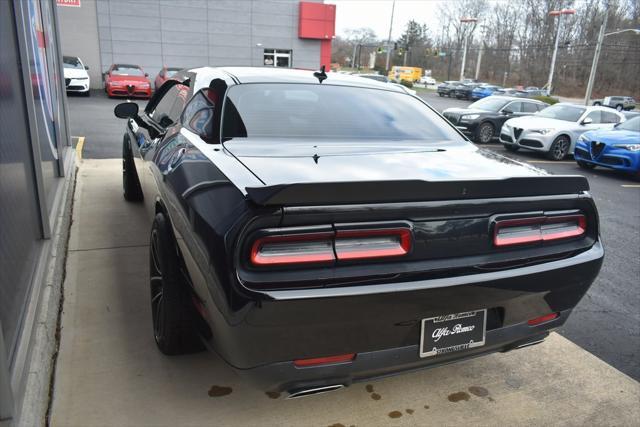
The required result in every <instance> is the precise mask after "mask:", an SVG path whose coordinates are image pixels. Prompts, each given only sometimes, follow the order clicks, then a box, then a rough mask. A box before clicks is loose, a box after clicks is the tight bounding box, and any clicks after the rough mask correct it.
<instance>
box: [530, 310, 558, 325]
mask: <svg viewBox="0 0 640 427" xmlns="http://www.w3.org/2000/svg"><path fill="white" fill-rule="evenodd" d="M557 317H558V313H550V314H545V315H544V316H540V317H536V318H533V319H529V320H527V324H528V325H529V326H536V325H540V324H541V323H545V322H549V321H551V320H553V319H556V318H557Z"/></svg>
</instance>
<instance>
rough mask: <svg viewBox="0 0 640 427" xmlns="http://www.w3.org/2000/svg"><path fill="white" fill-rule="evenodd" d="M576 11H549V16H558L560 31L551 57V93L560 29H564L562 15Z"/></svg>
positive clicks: (548, 82)
mask: <svg viewBox="0 0 640 427" xmlns="http://www.w3.org/2000/svg"><path fill="white" fill-rule="evenodd" d="M575 13H576V11H575V9H562V10H552V11H551V12H549V16H554V17H555V16H557V17H558V31H557V33H556V41H555V44H554V47H553V56H552V57H551V69H550V70H549V80H548V81H547V91H548V92H549V95H551V92H552V90H553V88H552V87H551V85H552V84H553V71H554V70H555V67H556V56H557V55H558V41H559V40H560V31H561V29H562V17H563V16H564V15H573V14H575Z"/></svg>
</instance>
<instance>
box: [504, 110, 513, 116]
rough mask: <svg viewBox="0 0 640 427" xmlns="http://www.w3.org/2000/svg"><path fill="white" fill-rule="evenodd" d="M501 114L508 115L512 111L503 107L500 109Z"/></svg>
mask: <svg viewBox="0 0 640 427" xmlns="http://www.w3.org/2000/svg"><path fill="white" fill-rule="evenodd" d="M502 114H504V115H505V116H508V115H509V114H513V111H511V110H509V109H507V108H505V109H504V110H502Z"/></svg>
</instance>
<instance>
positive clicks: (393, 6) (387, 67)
mask: <svg viewBox="0 0 640 427" xmlns="http://www.w3.org/2000/svg"><path fill="white" fill-rule="evenodd" d="M395 10H396V0H393V4H392V5H391V21H390V22H389V38H388V39H387V63H386V65H385V67H384V69H385V70H386V72H387V74H389V62H390V60H391V31H392V30H393V13H394V12H395Z"/></svg>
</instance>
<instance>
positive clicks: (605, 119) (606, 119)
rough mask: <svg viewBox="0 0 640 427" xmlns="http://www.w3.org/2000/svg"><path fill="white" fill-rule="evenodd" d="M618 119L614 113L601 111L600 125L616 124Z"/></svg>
mask: <svg viewBox="0 0 640 427" xmlns="http://www.w3.org/2000/svg"><path fill="white" fill-rule="evenodd" d="M619 121H620V117H619V116H618V115H617V114H616V113H610V112H608V111H602V123H618V122H619Z"/></svg>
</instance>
